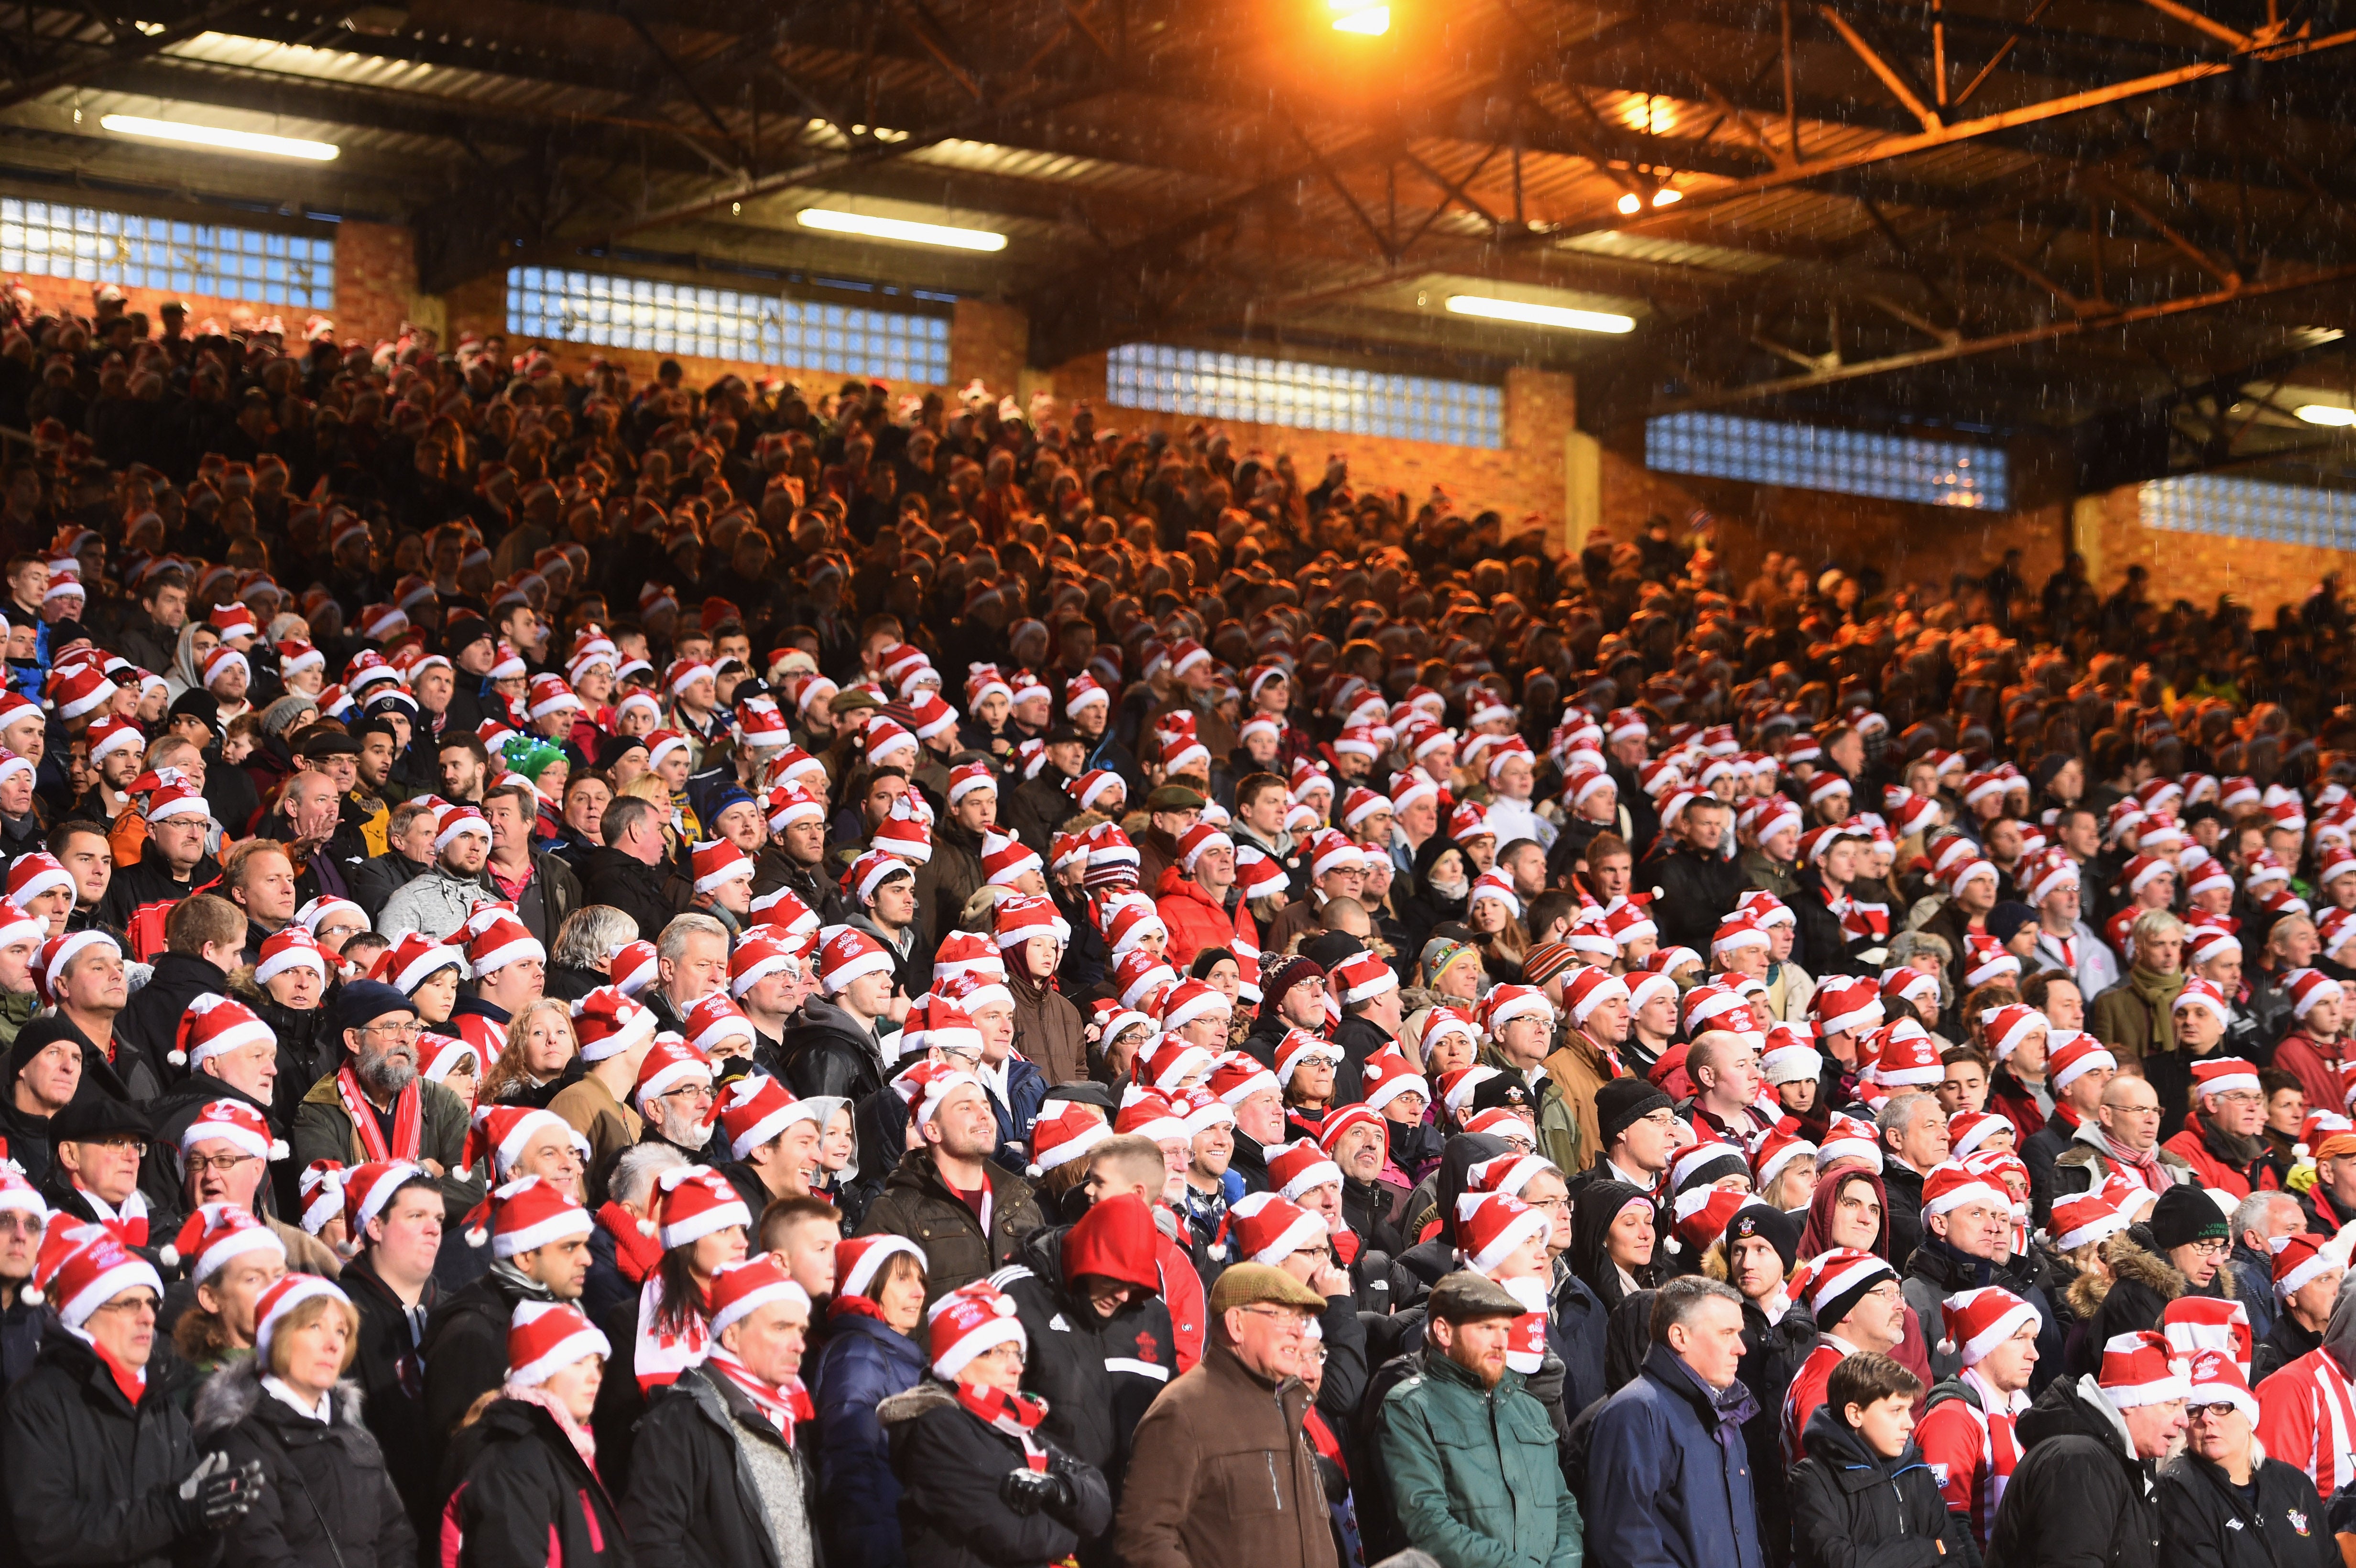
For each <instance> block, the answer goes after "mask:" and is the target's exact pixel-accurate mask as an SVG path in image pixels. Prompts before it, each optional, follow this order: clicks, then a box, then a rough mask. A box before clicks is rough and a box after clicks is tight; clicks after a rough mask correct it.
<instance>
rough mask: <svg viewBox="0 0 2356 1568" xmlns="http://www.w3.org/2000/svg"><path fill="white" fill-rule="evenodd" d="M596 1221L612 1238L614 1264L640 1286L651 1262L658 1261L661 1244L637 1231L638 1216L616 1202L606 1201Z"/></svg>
mask: <svg viewBox="0 0 2356 1568" xmlns="http://www.w3.org/2000/svg"><path fill="white" fill-rule="evenodd" d="M597 1223H599V1224H600V1225H603V1226H605V1233H606V1234H607V1235H609V1236H611V1237H613V1238H614V1266H615V1267H616V1268H618V1269H620V1270H621V1271H622V1277H623V1278H624V1279H626V1280H628V1281H629V1282H630V1283H631V1284H632V1285H643V1284H644V1283H645V1282H646V1277H647V1275H650V1274H652V1273H654V1271H655V1264H659V1263H660V1262H662V1245H661V1243H659V1242H657V1241H656V1240H655V1238H653V1237H652V1236H649V1235H648V1234H647V1233H646V1232H644V1231H641V1230H639V1229H638V1217H637V1215H636V1214H633V1213H631V1212H630V1211H628V1210H627V1209H625V1208H623V1207H622V1206H621V1205H620V1204H619V1203H615V1202H610V1201H609V1202H607V1203H606V1204H605V1206H604V1207H602V1208H600V1209H599V1210H598V1211H597Z"/></svg>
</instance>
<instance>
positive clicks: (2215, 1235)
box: [2145, 1187, 2231, 1252]
mask: <svg viewBox="0 0 2356 1568" xmlns="http://www.w3.org/2000/svg"><path fill="white" fill-rule="evenodd" d="M2145 1224H2146V1225H2147V1227H2148V1228H2149V1229H2150V1231H2151V1239H2152V1240H2153V1241H2154V1242H2155V1243H2158V1246H2159V1250H2160V1251H2162V1252H2167V1251H2168V1250H2169V1249H2170V1248H2172V1247H2182V1246H2190V1244H2191V1243H2194V1242H2211V1241H2218V1242H2222V1241H2223V1240H2224V1239H2225V1237H2226V1236H2227V1235H2229V1234H2231V1232H2230V1231H2229V1229H2228V1228H2227V1226H2226V1224H2225V1211H2223V1210H2222V1209H2220V1208H2218V1207H2217V1200H2215V1199H2213V1198H2211V1197H2210V1196H2209V1194H2208V1193H2207V1192H2206V1191H2204V1190H2202V1189H2201V1188H2198V1187H2171V1188H2169V1189H2168V1190H2167V1191H2165V1192H2163V1193H2161V1194H2160V1195H2159V1201H2158V1203H2156V1204H2154V1205H2153V1206H2152V1211H2151V1218H2150V1219H2149V1220H2147V1221H2145Z"/></svg>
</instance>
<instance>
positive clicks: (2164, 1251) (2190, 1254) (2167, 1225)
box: [2039, 1079, 2233, 1351]
mask: <svg viewBox="0 0 2356 1568" xmlns="http://www.w3.org/2000/svg"><path fill="white" fill-rule="evenodd" d="M2120 1082H2123V1083H2125V1082H2130V1081H2129V1080H2124V1079H2123V1080H2121V1081H2120ZM2144 1226H2145V1228H2146V1229H2147V1230H2148V1231H2149V1232H2151V1239H2152V1242H2153V1243H2154V1244H2155V1245H2156V1246H2157V1247H2158V1254H2157V1255H2154V1253H2150V1252H2147V1251H2146V1250H2145V1249H2143V1248H2141V1247H2138V1246H2136V1245H2135V1243H2134V1238H2133V1237H2130V1236H2122V1237H2120V1238H2119V1239H2118V1240H2117V1241H2115V1242H2114V1243H2112V1244H2111V1246H2110V1247H2109V1248H2108V1249H2107V1250H2106V1251H2105V1253H2104V1256H2105V1257H2108V1258H2110V1259H2111V1260H2112V1268H2111V1288H2110V1290H2109V1292H2108V1293H2107V1294H2106V1295H2105V1296H2104V1297H2103V1305H2102V1307H2100V1309H2098V1310H2097V1311H2096V1313H2095V1314H2094V1322H2093V1323H2092V1324H2091V1325H2089V1327H2088V1328H2087V1333H2088V1335H2089V1336H2090V1338H2089V1339H2087V1341H2086V1342H2087V1343H2088V1344H2089V1345H2098V1344H2102V1343H2104V1342H2106V1341H2107V1340H2108V1339H2109V1338H2110V1337H2111V1336H2113V1335H2116V1334H2132V1333H2136V1332H2137V1331H2139V1330H2141V1329H2145V1328H2158V1327H2159V1326H2160V1323H2159V1319H2160V1314H2162V1313H2163V1312H2165V1311H2167V1310H2168V1303H2169V1298H2170V1297H2171V1296H2176V1295H2178V1294H2179V1291H2180V1293H2181V1294H2183V1295H2186V1296H2222V1295H2224V1294H2225V1289H2224V1286H2223V1285H2222V1283H2221V1282H2220V1281H2219V1279H2218V1277H2217V1276H2218V1275H2219V1274H2220V1273H2221V1272H2222V1270H2223V1268H2224V1264H2225V1254H2226V1253H2227V1252H2229V1251H2231V1250H2232V1248H2233V1237H2232V1226H2231V1225H2230V1223H2229V1222H2228V1221H2227V1220H2226V1217H2225V1214H2224V1212H2223V1211H2222V1210H2220V1209H2219V1208H2218V1207H2217V1200H2215V1199H2213V1198H2211V1197H2210V1196H2209V1194H2208V1193H2206V1192H2204V1191H2202V1190H2201V1189H2200V1188H2198V1187H2171V1188H2169V1189H2168V1190H2167V1191H2165V1192H2163V1193H2161V1194H2160V1195H2159V1201H2158V1203H2156V1204H2154V1205H2153V1206H2152V1211H2151V1218H2150V1219H2148V1220H2147V1221H2144ZM2171 1269H2173V1270H2174V1271H2175V1272H2176V1273H2177V1274H2179V1275H2182V1276H2183V1284H2182V1285H2181V1286H2179V1285H2177V1282H2176V1281H2175V1280H2174V1279H2172V1278H2170V1277H2169V1271H2170V1270H2171ZM2096 1334H2099V1335H2101V1336H2102V1337H2103V1338H2102V1339H2094V1338H2092V1337H2091V1336H2094V1335H2096ZM2039 1349H2040V1351H2041V1350H2042V1349H2044V1347H2043V1346H2041V1345H2040V1347H2039Z"/></svg>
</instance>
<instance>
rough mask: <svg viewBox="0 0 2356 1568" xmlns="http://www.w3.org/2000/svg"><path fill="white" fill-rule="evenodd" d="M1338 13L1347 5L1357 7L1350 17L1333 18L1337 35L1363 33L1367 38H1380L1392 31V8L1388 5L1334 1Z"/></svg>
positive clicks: (1343, 0) (1345, 0) (1350, 0)
mask: <svg viewBox="0 0 2356 1568" xmlns="http://www.w3.org/2000/svg"><path fill="white" fill-rule="evenodd" d="M1345 5H1350V6H1355V9H1353V10H1351V11H1350V12H1349V14H1348V15H1346V16H1336V17H1334V18H1333V30H1334V31H1335V32H1337V33H1363V34H1365V36H1366V37H1370V38H1374V37H1381V36H1382V35H1383V34H1385V33H1387V32H1389V31H1390V30H1391V8H1390V7H1389V6H1387V5H1359V4H1358V0H1333V8H1334V9H1335V10H1337V11H1339V10H1341V9H1342V8H1343V7H1344V6H1345Z"/></svg>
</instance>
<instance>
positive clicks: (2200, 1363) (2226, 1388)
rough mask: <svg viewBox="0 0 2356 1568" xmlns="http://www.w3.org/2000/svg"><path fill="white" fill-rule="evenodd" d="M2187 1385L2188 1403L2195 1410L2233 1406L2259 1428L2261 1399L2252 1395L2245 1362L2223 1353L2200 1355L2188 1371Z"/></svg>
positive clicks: (2193, 1357)
mask: <svg viewBox="0 0 2356 1568" xmlns="http://www.w3.org/2000/svg"><path fill="white" fill-rule="evenodd" d="M2184 1381H2185V1385H2186V1387H2187V1389H2188V1390H2189V1391H2190V1392H2188V1393H2187V1394H2186V1396H2185V1402H2186V1403H2188V1404H2190V1405H2191V1406H2192V1407H2193V1408H2195V1409H2199V1408H2201V1407H2202V1406H2204V1405H2211V1404H2230V1405H2232V1406H2233V1408H2234V1409H2236V1410H2238V1411H2240V1412H2241V1413H2242V1414H2243V1415H2244V1416H2245V1417H2246V1418H2247V1419H2248V1420H2249V1422H2250V1424H2252V1425H2253V1426H2254V1425H2256V1424H2257V1421H2258V1396H2257V1395H2256V1394H2254V1393H2252V1392H2250V1380H2249V1374H2248V1368H2247V1365H2246V1363H2245V1362H2244V1361H2243V1360H2237V1359H2236V1358H2235V1357H2233V1356H2232V1355H2229V1354H2227V1353H2226V1352H2224V1351H2222V1350H2215V1349H2206V1350H2200V1351H2197V1352H2195V1353H2194V1354H2193V1356H2192V1358H2191V1360H2190V1363H2189V1364H2188V1365H2187V1366H2186V1368H2185V1371H2184Z"/></svg>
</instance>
